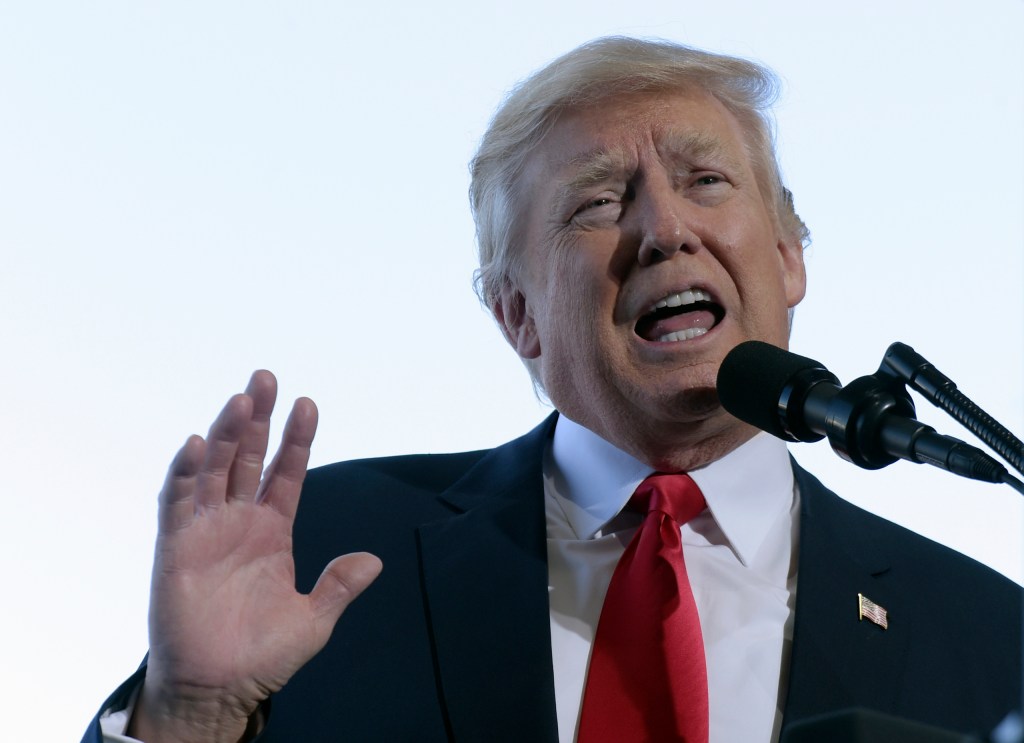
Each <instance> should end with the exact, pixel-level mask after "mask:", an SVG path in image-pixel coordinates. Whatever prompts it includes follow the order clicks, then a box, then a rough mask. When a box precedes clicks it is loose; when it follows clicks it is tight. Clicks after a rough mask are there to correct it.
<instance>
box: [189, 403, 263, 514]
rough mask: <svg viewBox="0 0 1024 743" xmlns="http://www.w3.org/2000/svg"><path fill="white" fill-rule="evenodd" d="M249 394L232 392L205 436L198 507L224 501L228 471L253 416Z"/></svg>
mask: <svg viewBox="0 0 1024 743" xmlns="http://www.w3.org/2000/svg"><path fill="white" fill-rule="evenodd" d="M252 407H253V401H252V398H251V397H249V396H248V395H235V396H234V397H232V398H231V399H230V400H228V402H227V404H226V405H225V406H224V409H223V410H221V411H220V415H218V416H217V420H215V421H214V422H213V425H212V426H210V432H209V433H208V434H207V436H206V456H205V457H204V458H203V464H202V466H201V467H200V468H199V474H198V476H197V479H196V495H195V498H196V505H197V506H198V507H199V508H217V507H218V506H221V505H223V504H224V498H225V496H226V494H227V485H228V473H229V472H230V470H231V464H232V462H234V460H235V452H237V451H238V443H239V441H240V440H241V437H242V433H243V432H244V431H245V427H246V426H247V425H248V423H249V420H250V419H251V418H252Z"/></svg>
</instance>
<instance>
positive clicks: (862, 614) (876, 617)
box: [857, 593, 889, 629]
mask: <svg viewBox="0 0 1024 743" xmlns="http://www.w3.org/2000/svg"><path fill="white" fill-rule="evenodd" d="M857 614H858V615H859V619H860V621H864V620H865V619H867V620H868V621H869V622H874V623H875V624H877V625H878V626H879V627H881V628H882V629H889V612H888V611H887V610H886V608H885V607H884V606H879V605H878V604H876V603H875V602H874V601H872V600H871V599H869V598H868V597H867V596H865V595H864V594H863V593H858V594H857Z"/></svg>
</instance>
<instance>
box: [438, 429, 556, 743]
mask: <svg viewBox="0 0 1024 743" xmlns="http://www.w3.org/2000/svg"><path fill="white" fill-rule="evenodd" d="M553 427H554V416H552V417H551V418H549V419H548V420H547V421H546V422H545V423H543V424H542V425H541V426H539V427H538V428H537V429H535V430H534V431H532V432H531V433H530V434H527V436H525V437H523V438H521V439H518V440H516V441H513V442H511V443H509V444H506V445H505V446H502V447H499V448H498V449H495V450H493V451H492V452H490V453H489V454H488V455H487V456H486V457H485V458H484V459H482V460H481V461H480V462H479V463H478V464H477V465H476V466H475V467H474V468H473V469H471V470H470V471H469V472H468V473H467V474H466V475H465V476H464V477H463V478H462V479H461V480H460V481H459V482H457V483H456V484H455V485H453V486H452V487H451V488H450V489H449V490H448V491H446V492H445V493H444V494H443V495H442V500H443V501H445V502H446V503H447V504H448V505H449V507H450V508H452V515H451V516H450V517H447V518H445V519H442V520H440V521H436V522H433V523H430V524H425V525H423V526H421V527H420V529H419V533H418V534H419V549H420V559H421V571H422V579H423V586H424V593H425V596H426V603H427V613H428V617H429V622H430V631H431V634H432V637H433V643H434V657H435V662H436V668H437V676H438V682H439V693H440V696H441V700H442V704H443V706H444V708H445V711H446V715H447V721H448V725H449V733H450V735H451V736H452V738H453V739H454V740H456V741H478V740H496V739H508V740H531V741H555V740H557V725H556V720H555V707H554V681H553V674H552V670H551V637H550V627H549V610H548V596H547V587H548V571H547V542H546V526H545V519H544V486H543V478H542V470H541V467H542V461H543V453H544V448H545V446H546V445H547V440H548V438H549V436H550V434H551V431H552V430H553Z"/></svg>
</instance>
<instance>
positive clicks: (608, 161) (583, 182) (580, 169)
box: [554, 132, 741, 213]
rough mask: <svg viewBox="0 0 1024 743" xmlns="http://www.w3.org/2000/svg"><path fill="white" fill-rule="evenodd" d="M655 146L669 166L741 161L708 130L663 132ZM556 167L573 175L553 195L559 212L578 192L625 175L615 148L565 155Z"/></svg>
mask: <svg viewBox="0 0 1024 743" xmlns="http://www.w3.org/2000/svg"><path fill="white" fill-rule="evenodd" d="M658 150H659V152H660V153H664V154H665V157H666V159H667V160H668V162H669V164H670V165H671V166H677V165H678V164H679V163H681V162H682V163H686V164H687V165H688V166H691V167H692V166H694V165H698V166H699V165H700V164H701V163H702V162H708V161H710V163H709V164H714V163H723V164H725V165H726V166H727V167H729V168H731V169H733V170H738V169H740V167H741V164H740V163H739V162H738V161H737V160H736V158H735V157H733V156H732V155H731V154H729V153H728V152H727V150H726V148H725V146H724V145H723V143H722V141H721V139H719V138H718V137H716V136H714V135H713V134H710V133H708V132H686V133H681V132H666V133H664V134H663V135H662V136H661V137H660V138H659V141H658ZM557 167H558V169H559V170H564V169H570V170H571V171H572V177H571V178H570V179H569V180H568V181H566V182H565V183H564V184H562V185H561V186H560V187H559V189H558V191H557V192H556V195H555V199H554V206H555V209H556V210H557V211H558V212H559V213H561V212H562V211H563V210H564V208H565V206H566V203H567V202H569V201H573V200H575V199H576V198H578V196H579V194H580V193H582V192H584V191H587V190H589V189H591V188H592V187H594V186H595V185H597V184H598V183H602V182H604V181H608V180H613V179H616V178H621V179H623V180H625V179H626V177H627V172H626V171H627V169H628V168H627V164H626V158H625V157H624V156H623V154H622V153H621V152H619V151H618V150H608V149H605V148H601V147H598V148H594V149H593V150H588V151H586V152H581V153H578V154H575V155H572V156H570V157H567V158H565V159H564V160H562V161H561V162H559V163H558V165H557Z"/></svg>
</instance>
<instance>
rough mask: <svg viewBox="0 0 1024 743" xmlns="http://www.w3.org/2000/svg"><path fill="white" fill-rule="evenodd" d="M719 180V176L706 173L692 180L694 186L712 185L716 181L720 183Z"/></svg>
mask: <svg viewBox="0 0 1024 743" xmlns="http://www.w3.org/2000/svg"><path fill="white" fill-rule="evenodd" d="M721 182H722V178H721V176H717V175H711V174H708V175H702V176H698V177H697V179H696V180H695V181H694V185H695V186H713V185H715V184H716V183H721Z"/></svg>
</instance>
